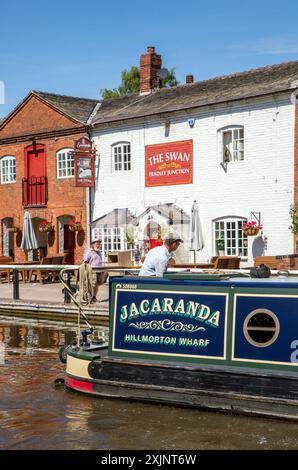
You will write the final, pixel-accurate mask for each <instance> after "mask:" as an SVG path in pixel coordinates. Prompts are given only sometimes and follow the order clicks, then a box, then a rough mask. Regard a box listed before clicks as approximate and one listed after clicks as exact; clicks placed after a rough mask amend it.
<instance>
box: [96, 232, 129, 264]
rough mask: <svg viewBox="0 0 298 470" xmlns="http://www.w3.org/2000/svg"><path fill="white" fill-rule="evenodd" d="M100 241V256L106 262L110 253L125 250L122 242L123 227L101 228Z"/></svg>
mask: <svg viewBox="0 0 298 470" xmlns="http://www.w3.org/2000/svg"><path fill="white" fill-rule="evenodd" d="M100 230H101V240H102V256H103V259H104V260H105V261H106V260H107V258H108V253H109V252H110V251H112V252H113V251H123V250H125V242H124V229H123V227H119V225H118V226H111V227H102V228H101V229H100Z"/></svg>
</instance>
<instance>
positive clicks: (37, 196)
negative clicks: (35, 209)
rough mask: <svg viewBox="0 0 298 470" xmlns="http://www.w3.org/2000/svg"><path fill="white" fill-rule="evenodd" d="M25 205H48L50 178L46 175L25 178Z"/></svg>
mask: <svg viewBox="0 0 298 470" xmlns="http://www.w3.org/2000/svg"><path fill="white" fill-rule="evenodd" d="M22 189H23V206H24V207H28V206H46V204H47V201H48V179H47V177H46V176H32V177H31V178H23V180H22Z"/></svg>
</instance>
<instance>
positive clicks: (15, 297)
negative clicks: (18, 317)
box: [12, 269, 20, 300]
mask: <svg viewBox="0 0 298 470" xmlns="http://www.w3.org/2000/svg"><path fill="white" fill-rule="evenodd" d="M12 280H13V300H19V298H20V289H19V272H18V270H17V269H13V270H12Z"/></svg>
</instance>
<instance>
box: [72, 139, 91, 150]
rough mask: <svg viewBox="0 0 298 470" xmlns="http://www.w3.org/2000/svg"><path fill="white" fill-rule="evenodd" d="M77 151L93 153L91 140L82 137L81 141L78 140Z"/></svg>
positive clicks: (76, 143)
mask: <svg viewBox="0 0 298 470" xmlns="http://www.w3.org/2000/svg"><path fill="white" fill-rule="evenodd" d="M75 150H76V151H77V152H91V151H92V142H91V140H89V139H87V137H81V138H80V139H79V140H76V141H75Z"/></svg>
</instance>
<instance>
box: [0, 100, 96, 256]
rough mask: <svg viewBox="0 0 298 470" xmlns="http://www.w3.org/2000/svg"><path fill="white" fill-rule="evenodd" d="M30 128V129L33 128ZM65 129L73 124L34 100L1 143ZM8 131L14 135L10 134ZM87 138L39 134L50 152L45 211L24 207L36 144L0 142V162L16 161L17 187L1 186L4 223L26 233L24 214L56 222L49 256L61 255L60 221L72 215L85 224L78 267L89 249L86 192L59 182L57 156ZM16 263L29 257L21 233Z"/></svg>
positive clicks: (3, 133)
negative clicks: (28, 153)
mask: <svg viewBox="0 0 298 470" xmlns="http://www.w3.org/2000/svg"><path fill="white" fill-rule="evenodd" d="M29 124H30V125H29ZM63 124H64V127H68V128H69V127H74V123H73V121H71V120H67V119H66V118H65V117H64V116H61V115H60V114H59V113H57V112H54V111H53V110H52V109H51V108H49V109H47V106H45V105H44V104H43V103H41V102H40V101H39V100H37V99H35V98H32V99H31V100H29V102H28V103H27V104H26V106H24V107H23V108H22V109H21V110H20V113H17V114H16V116H15V117H14V118H13V119H12V120H11V122H10V123H9V124H8V125H7V126H6V127H5V128H4V129H3V130H2V131H0V139H1V138H2V137H4V136H5V137H8V136H11V135H17V134H18V135H21V134H24V133H30V134H31V133H33V132H32V131H33V129H35V130H39V131H41V130H42V131H43V130H47V131H49V130H54V129H57V128H59V129H61V128H63ZM8 129H9V130H10V132H9V133H8ZM83 135H86V134H85V133H79V134H74V135H67V136H62V137H61V136H60V137H53V138H48V139H39V138H38V133H36V135H35V137H36V143H37V144H43V145H45V152H46V173H47V174H46V176H47V178H48V203H47V206H46V207H44V208H29V209H26V208H25V209H24V208H23V207H22V178H23V177H24V170H25V168H24V166H25V163H24V149H25V147H27V146H28V145H31V144H32V141H28V140H26V141H23V142H19V143H13V144H2V145H1V142H0V158H1V157H2V156H5V155H14V156H15V157H16V173H17V177H16V183H12V184H0V201H1V203H0V222H1V221H2V220H3V219H4V218H6V217H13V218H14V221H15V223H16V224H17V225H18V226H19V228H20V229H22V226H23V216H24V210H29V212H30V214H31V216H32V217H40V218H41V219H47V220H50V221H52V223H53V224H54V227H55V230H54V232H53V234H52V238H53V239H52V241H51V243H50V244H51V246H48V255H54V254H56V253H58V252H59V241H58V220H57V219H58V217H59V216H62V215H71V216H73V217H74V218H76V219H77V220H78V219H79V220H80V221H81V222H82V225H83V228H84V232H76V233H75V236H76V237H75V238H76V246H75V260H74V262H75V263H80V262H81V261H82V258H83V253H84V250H85V249H86V238H87V230H88V227H87V221H86V188H78V187H75V186H74V184H75V180H74V178H67V179H57V176H56V173H57V171H56V152H57V150H60V149H61V148H64V147H71V148H73V147H74V141H75V140H77V139H79V138H80V137H82V136H83ZM14 242H15V244H14V251H15V260H16V261H24V260H25V259H26V254H25V253H24V251H23V250H22V249H21V248H20V242H21V233H20V232H19V233H17V234H14ZM0 255H2V224H0Z"/></svg>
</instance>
